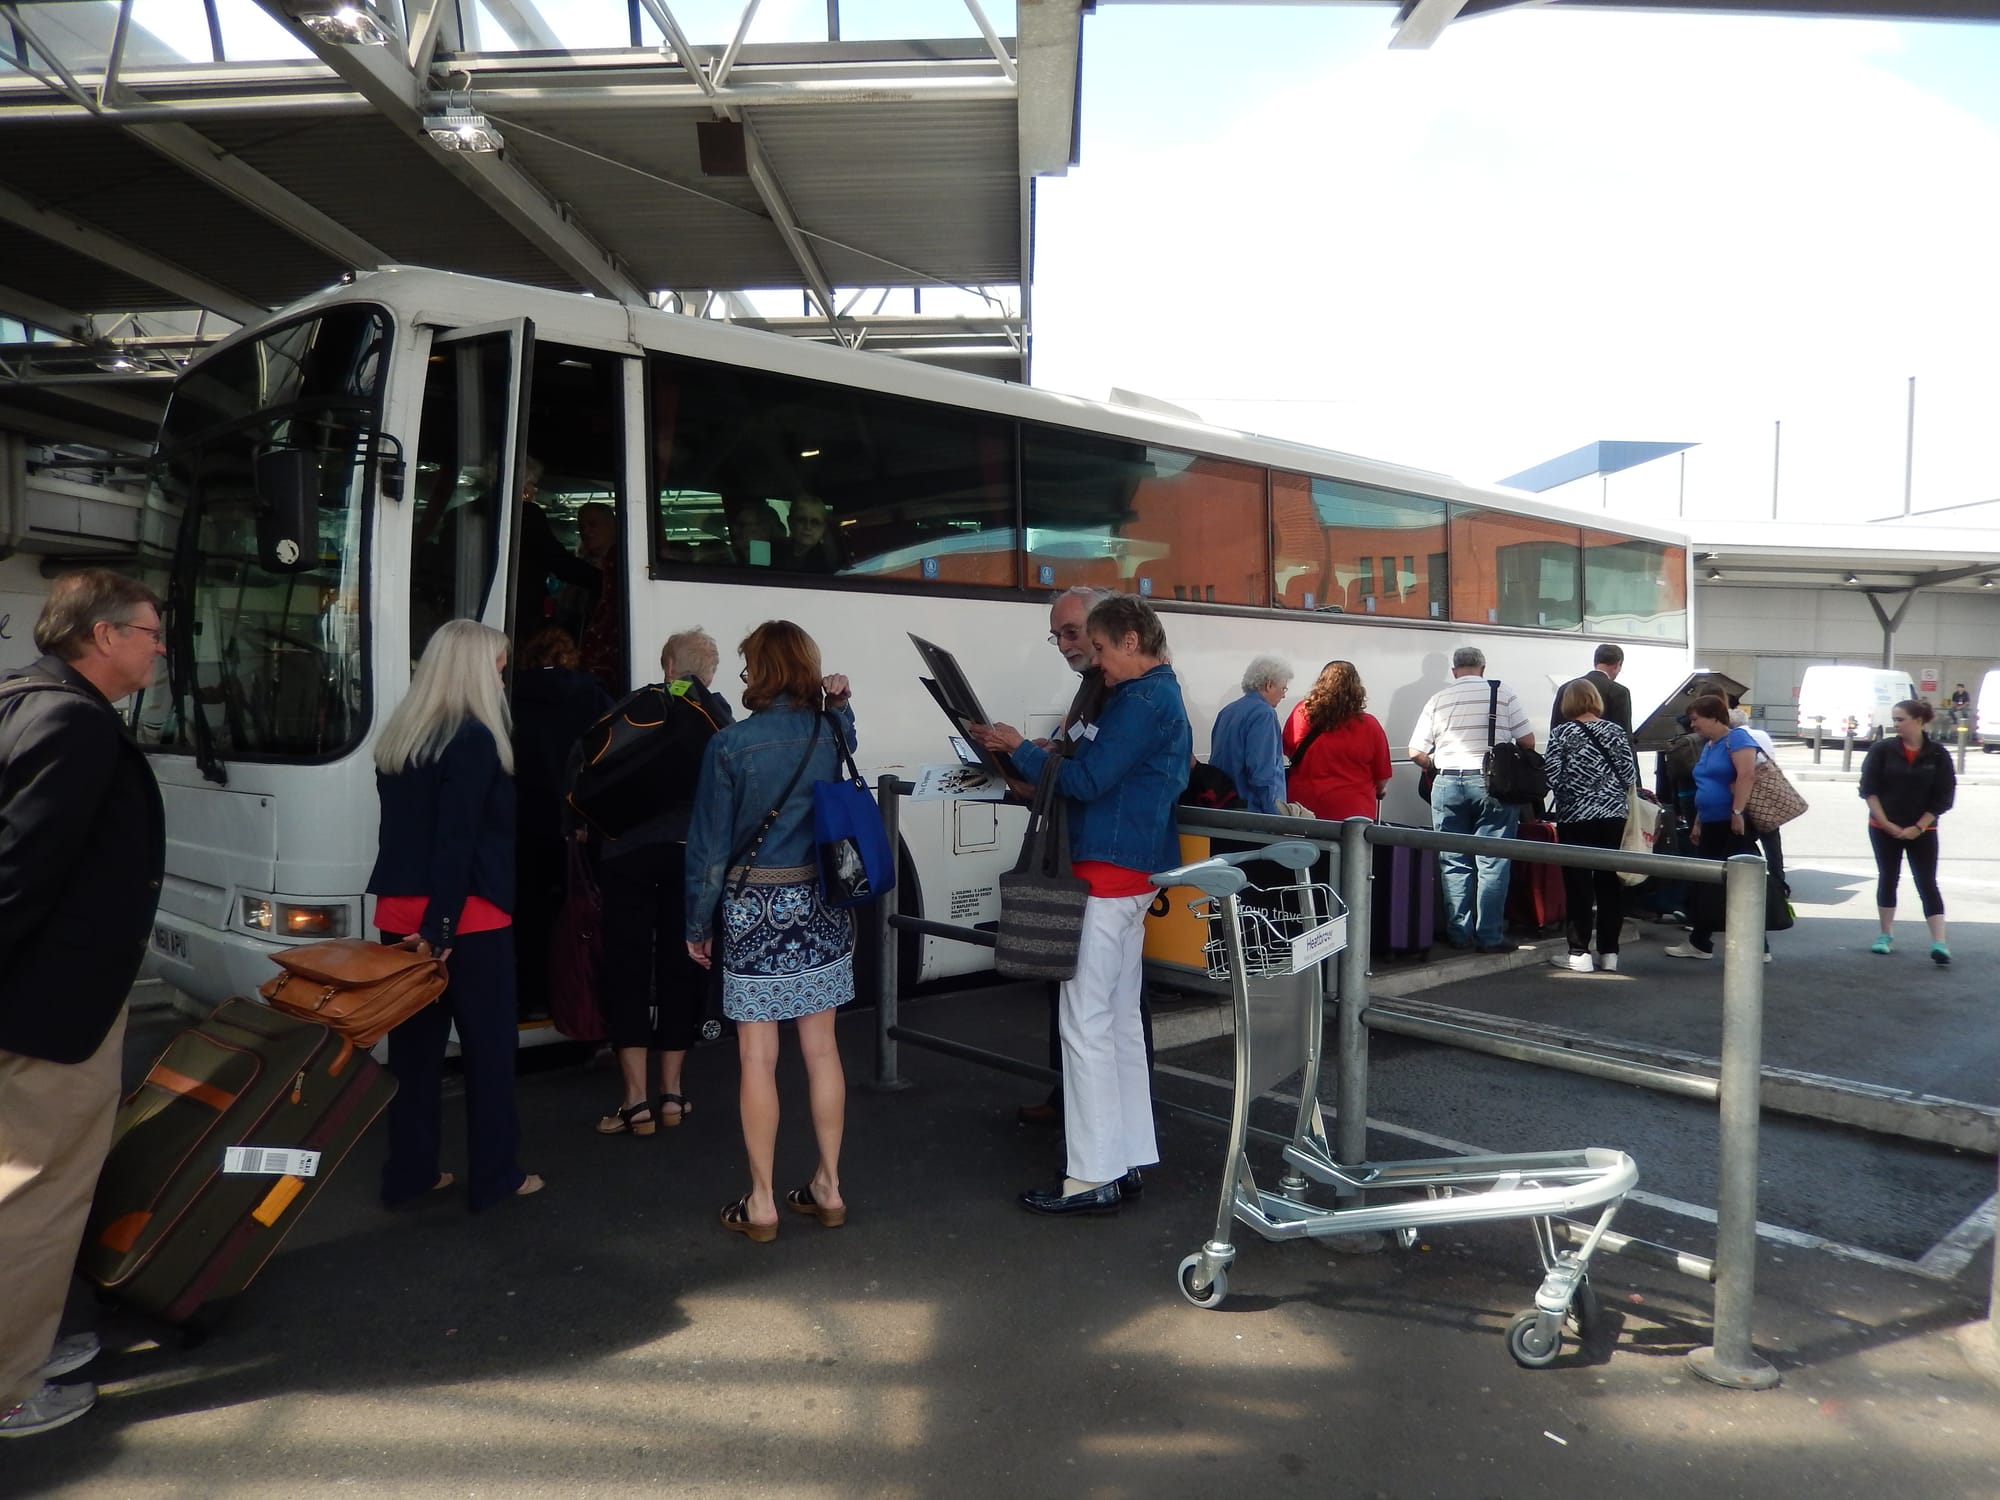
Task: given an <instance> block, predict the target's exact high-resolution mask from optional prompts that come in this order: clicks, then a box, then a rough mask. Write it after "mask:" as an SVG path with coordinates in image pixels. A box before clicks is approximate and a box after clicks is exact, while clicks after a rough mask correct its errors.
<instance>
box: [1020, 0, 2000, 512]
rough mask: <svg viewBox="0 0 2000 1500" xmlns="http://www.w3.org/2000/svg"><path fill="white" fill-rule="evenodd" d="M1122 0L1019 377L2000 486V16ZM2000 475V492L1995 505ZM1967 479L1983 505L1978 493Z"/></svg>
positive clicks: (1504, 436) (1400, 453) (1556, 444)
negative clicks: (1912, 410) (1960, 20)
mask: <svg viewBox="0 0 2000 1500" xmlns="http://www.w3.org/2000/svg"><path fill="white" fill-rule="evenodd" d="M1389 15H1390V13H1389V12H1388V11H1387V10H1386V9H1378V8H1373V7H1367V8H1363V7H1345V6H1339V7H1296V6H1293V7H1270V8H1242V9H1236V8H1232V9H1229V10H1226V11H1225V10H1218V9H1215V8H1209V7H1183V6H1175V5H1165V6H1161V5H1144V6H1141V5H1123V4H1118V5H1106V6H1103V7H1101V8H1100V9H1099V10H1098V11H1097V12H1096V13H1095V14H1094V15H1092V16H1090V17H1089V18H1088V19H1087V20H1086V22H1085V26H1084V80H1083V91H1082V111H1083V116H1082V118H1083V133H1082V147H1081V164H1080V165H1079V166H1077V167H1074V168H1072V169H1071V171H1070V172H1069V174H1068V175H1067V176H1066V177H1064V178H1062V179H1047V180H1044V181H1043V182H1042V183H1041V184H1040V185H1039V188H1038V218H1037V254H1036V276H1035V302H1034V320H1035V329H1036V347H1035V372H1034V378H1035V383H1036V384H1038V385H1044V386H1049V387H1052V388H1055V389H1059V390H1065V391H1071V392H1074V393H1077V394H1081V395H1086V396H1095V397H1100V398H1101V397H1103V396H1104V395H1105V394H1106V393H1107V392H1108V391H1109V390H1110V389H1111V388H1113V387H1123V388H1126V389H1134V390H1138V391H1141V392H1143V393H1145V394H1147V395H1150V396H1154V397H1158V398H1160V399H1164V400H1167V401H1171V402H1174V403H1175V404H1177V405H1181V406H1185V407H1188V408H1191V409H1193V410H1195V411H1196V412H1198V413H1199V414H1200V415H1202V416H1203V417H1204V418H1206V419H1207V420H1209V421H1212V422H1216V423H1219V424H1221V425H1226V426H1231V427H1242V428H1246V429H1249V430H1253V431H1261V432H1268V433H1273V434H1276V435H1281V436H1285V437H1291V438H1296V439H1300V440H1303V441H1306V442H1311V443H1315V444H1318V445H1320V446H1324V447H1332V448H1339V449H1343V450H1345V451H1349V452H1354V453H1360V454H1364V455H1367V456H1369V457H1373V458H1380V459H1387V460H1391V461H1395V462H1400V463H1407V464H1411V465H1414V466H1417V467H1421V468H1428V469H1435V470H1440V471H1443V472H1447V473H1452V474H1456V475H1458V476H1460V477H1462V478H1466V479H1471V480H1476V481H1480V482H1491V481H1494V480H1497V479H1499V478H1501V477H1503V476H1506V475H1509V474H1512V473H1515V472H1517V471H1519V470H1522V469H1526V468H1528V467H1530V466H1531V465H1533V464H1536V463H1539V462H1541V461H1542V460H1544V459H1548V458H1551V457H1554V456H1556V455H1558V454H1561V453H1565V452H1568V451H1569V450H1571V449H1574V448H1577V447H1580V446H1582V445H1583V444H1585V443H1588V442H1591V441H1594V440H1596V439H1600V438H1606V439H1632V440H1661V441H1674V442H1692V443H1697V444H1699V445H1701V446H1700V447H1698V448H1697V449H1695V450H1694V451H1693V452H1692V453H1691V454H1690V459H1689V468H1688V473H1689V482H1688V498H1687V511H1686V513H1687V515H1689V516H1690V517H1694V516H1700V515H1717V516H1731V515H1740V514H1746V513H1750V514H1761V515H1768V514H1769V513H1770V510H1771V504H1772V500H1771V493H1772V470H1773V447H1774V433H1775V432H1776V431H1778V430H1779V429H1774V424H1780V423H1781V424H1782V429H1781V432H1782V441H1781V443H1779V445H1778V453H1779V465H1778V473H1779V485H1778V507H1779V514H1780V516H1781V518H1784V519H1801V520H1804V519H1809V518H1811V519H1827V520H1843V521H1853V520H1864V519H1868V518H1871V517H1875V516H1881V515H1886V514H1891V513H1894V512H1896V511H1899V510H1901V509H1902V505H1903V491H1904V458H1905V442H1906V426H1907V420H1908V410H1909V391H1910V387H1909V381H1910V378H1911V377H1912V376H1915V377H1916V379H1917V418H1916V461H1915V466H1914V474H1913V485H1912V490H1913V504H1914V509H1916V510H1918V511H1922V510H1926V509H1931V508H1934V507H1938V506H1944V505H1952V504H1959V503H1963V502H1966V501H1976V500H1986V499H1991V498H1994V497H1996V496H2000V454H1996V451H1995V449H1994V446H1993V445H1992V444H1991V443H1990V441H1989V434H1990V432H1991V430H1992V426H1993V422H1992V413H1993V412H1994V411H1995V410H1996V409H2000V277H1996V276H1995V275H1994V274H1993V273H1992V269H1991V267H1992V260H1993V247H1994V246H1995V245H1996V243H2000V193H1996V192H1995V191H1994V185H1995V184H1996V183H2000V89H1996V88H1995V87H1994V86H1993V83H1992V80H1994V79H1995V78H2000V26H1996V27H1972V26H1939V25H1932V26H1918V25H1890V24H1886V23H1872V22H1847V21H1840V22H1835V21H1793V20H1771V19H1757V18H1748V17H1742V16H1718V17H1690V16H1664V15H1629V14H1618V13H1612V12H1594V11H1588V10H1568V9H1560V8H1554V7H1543V8H1527V9H1524V10H1523V11H1521V12H1520V13H1517V14H1507V13H1501V14H1499V15H1495V16H1491V17H1486V18H1482V19H1479V20H1475V21H1469V22H1465V23H1461V24H1458V25H1454V26H1452V27H1451V28H1449V29H1448V30H1447V31H1446V33H1445V34H1444V36H1443V38H1442V39H1441V40H1440V41H1439V43H1438V44H1437V45H1436V46H1435V47H1433V48H1432V49H1430V50H1428V51H1422V52H1406V51H1395V52H1392V51H1390V50H1389V49H1388V47H1387V40H1388V35H1389V29H1388V28H1389ZM1995 509H2000V507H1996V508H1995ZM1980 514H1981V513H1979V512H1973V513H1971V515H1970V516H1968V517H1965V518H1963V519H1964V520H1966V521H1974V520H1976V518H1977V517H1979V515H1980Z"/></svg>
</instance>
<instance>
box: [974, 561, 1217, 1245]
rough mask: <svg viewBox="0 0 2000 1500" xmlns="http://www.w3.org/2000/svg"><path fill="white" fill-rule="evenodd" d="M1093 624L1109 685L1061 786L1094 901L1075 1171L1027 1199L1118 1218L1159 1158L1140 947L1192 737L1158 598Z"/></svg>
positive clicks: (1123, 597) (1079, 992) (1026, 756)
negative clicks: (1143, 1171) (1142, 1016)
mask: <svg viewBox="0 0 2000 1500" xmlns="http://www.w3.org/2000/svg"><path fill="white" fill-rule="evenodd" d="M1086 629H1087V631H1088V632H1089V636H1090V643H1091V647H1092V649H1094V650H1095V651H1096V653H1097V666H1098V669H1099V670H1100V671H1101V672H1102V673H1103V674H1104V681H1105V684H1106V685H1107V686H1108V687H1109V688H1110V689H1111V693H1110V696H1109V697H1108V698H1107V699H1106V700H1105V704H1104V710H1103V712H1102V713H1100V714H1099V715H1098V716H1097V718H1096V720H1095V721H1094V722H1093V723H1092V724H1091V726H1090V729H1089V730H1088V731H1087V732H1086V733H1085V735H1084V737H1083V738H1082V739H1081V740H1079V741H1078V742H1077V743H1076V748H1075V749H1074V750H1073V751H1072V752H1071V753H1070V754H1069V755H1068V757H1067V758H1065V759H1064V760H1063V761H1062V763H1061V765H1060V766H1059V767H1058V769H1057V772H1056V790H1057V791H1059V792H1061V793H1062V795H1063V796H1064V797H1066V798H1068V799H1069V803H1070V820H1069V844H1070V858H1071V860H1072V861H1074V865H1075V869H1076V873H1077V874H1078V875H1079V876H1081V877H1082V878H1083V879H1084V880H1085V881H1087V882H1089V885H1090V898H1089V900H1087V901H1086V902H1085V903H1084V916H1083V934H1082V939H1081V942H1080V943H1079V945H1078V949H1077V961H1076V977H1075V978H1074V979H1068V980H1065V981H1064V982H1063V985H1062V995H1061V1006H1060V1023H1061V1024H1060V1030H1061V1033H1062V1051H1063V1070H1062V1071H1063V1144H1064V1149H1065V1150H1066V1151H1067V1153H1068V1176H1067V1177H1066V1178H1065V1179H1064V1180H1063V1181H1061V1182H1057V1183H1052V1184H1050V1185H1049V1186H1047V1187H1044V1188H1037V1189H1031V1190H1030V1191H1028V1192H1025V1193H1022V1194H1021V1196H1020V1203H1021V1206H1022V1207H1023V1208H1026V1209H1028V1210H1029V1211H1030V1212H1033V1213H1039V1214H1107V1213H1116V1212H1117V1211H1118V1205H1119V1203H1120V1202H1121V1201H1122V1199H1123V1197H1124V1196H1125V1195H1127V1194H1128V1193H1135V1192H1137V1191H1139V1190H1140V1188H1141V1185H1142V1184H1141V1179H1140V1174H1139V1169H1140V1168H1142V1167H1149V1166H1151V1165H1153V1163H1155V1162H1157V1161H1158V1160H1159V1159H1160V1156H1159V1149H1158V1146H1157V1145H1156V1143H1155V1139H1154V1135H1153V1100H1152V1092H1151V1088H1150V1080H1149V1078H1148V1075H1147V1068H1146V1038H1145V1033H1144V1031H1143V1029H1142V1027H1141V1025H1140V1021H1139V992H1140V986H1141V984H1142V983H1143V975H1142V972H1141V962H1142V960H1141V949H1142V947H1143V946H1144V943H1145V934H1146V909H1147V908H1148V907H1149V906H1151V905H1152V904H1153V882H1152V879H1151V872H1153V871H1155V870H1169V869H1172V868H1173V867H1174V866H1175V865H1177V864H1179V863H1180V857H1181V856H1180V839H1179V837H1178V835H1177V834H1176V833H1175V831H1174V815H1175V807H1176V804H1177V803H1178V801H1179V799H1180V794H1181V789H1182V788H1183V787H1184V786H1186V785H1187V768H1188V756H1189V754H1190V752H1191V749H1192V746H1193V737H1192V735H1191V734H1190V733H1189V730H1188V720H1187V711H1186V709H1185V708H1184V707H1183V706H1182V703H1181V685H1180V681H1179V679H1177V678H1176V677H1175V676H1174V669H1173V668H1172V667H1170V666H1168V665H1167V663H1166V651H1167V632H1166V629H1165V628H1164V627H1163V626H1162V625H1161V624H1160V618H1159V616H1158V615H1156V614H1154V613H1153V610H1152V606H1150V605H1148V604H1147V603H1146V602H1145V601H1144V600H1143V599H1140V598H1138V597H1137V596H1135V595H1132V594H1113V595H1112V596H1111V597H1110V598H1108V599H1103V600H1100V601H1099V602H1098V603H1097V604H1096V605H1095V606H1094V607H1093V608H1092V609H1091V611H1090V618H1089V620H1088V622H1087V623H1086ZM968 732H969V733H971V734H972V735H974V736H975V737H976V738H977V739H978V740H979V742H980V743H981V744H982V745H984V746H986V747H987V749H989V750H1004V751H1005V752H1007V754H1008V755H1009V756H1010V757H1012V759H1013V762H1014V765H1015V767H1016V768H1017V769H1018V770H1019V771H1020V773H1021V774H1022V775H1023V776H1025V777H1028V778H1030V779H1034V778H1037V777H1039V776H1040V775H1041V772H1042V767H1043V766H1044V764H1046V762H1047V759H1048V756H1049V753H1050V752H1048V751H1046V750H1044V749H1042V748H1041V747H1039V746H1037V745H1034V744H1031V743H1028V742H1027V741H1024V740H1023V739H1022V737H1021V733H1020V731H1019V730H1017V729H1014V728H1012V727H1010V726H1008V725H1006V724H975V725H971V726H969V729H968Z"/></svg>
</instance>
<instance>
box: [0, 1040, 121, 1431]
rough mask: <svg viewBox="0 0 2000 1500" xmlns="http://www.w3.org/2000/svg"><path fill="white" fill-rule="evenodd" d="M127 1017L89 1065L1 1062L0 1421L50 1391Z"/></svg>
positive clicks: (3, 1058) (15, 1057)
mask: <svg viewBox="0 0 2000 1500" xmlns="http://www.w3.org/2000/svg"><path fill="white" fill-rule="evenodd" d="M124 1053H125V1011H124V1009H123V1007H120V1009H119V1011H118V1019H117V1020H115V1021H113V1022H112V1023H111V1031H110V1033H109V1034H108V1035H107V1036H106V1037H105V1038H104V1043H103V1045H102V1046H100V1047H99V1048H98V1049H97V1051H96V1052H95V1053H93V1054H92V1055H91V1056H90V1057H88V1058H86V1059H85V1060H84V1061H82V1062H80V1063H55V1062H45V1061H43V1060H42V1059H41V1058H37V1057H23V1056H21V1055H20V1054H19V1053H16V1052H0V1266H5V1267H6V1268H7V1269H6V1273H5V1274H6V1295H5V1296H4V1297H0V1411H5V1410H6V1409H7V1408H9V1407H11V1406H16V1405H18V1404H19V1403H21V1402H23V1401H25V1400H27V1399H28V1397H30V1396H32V1395H34V1394H35V1392H36V1391H38V1390H40V1389H41V1382H42V1377H41V1372H42V1366H43V1365H45V1364H47V1363H48V1358H49V1347H50V1346H51V1345H52V1344H54V1343H55V1340H56V1327H57V1324H58V1323H59V1322H60V1321H61V1319H62V1311H63V1303H64V1302H65V1301H66V1300H68V1297H69V1279H70V1276H71V1274H72V1273H73V1272H74V1271H75V1269H76V1252H77V1247H78V1246H79V1245H81V1244H82V1243H83V1225H84V1220H85V1219H86V1218H87V1217H88V1216H89V1214H90V1198H91V1194H92V1193H94V1192H95V1191H96V1190H97V1171H98V1168H100V1167H102V1166H103V1165H104V1155H105V1153H106V1152H107V1151H109V1150H110V1149H111V1122H112V1120H113V1119H114V1118H115V1117H116V1116H117V1113H118V1090H119V1083H120V1081H121V1080H120V1073H121V1066H120V1065H121V1063H122V1062H123V1059H124Z"/></svg>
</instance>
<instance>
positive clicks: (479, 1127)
mask: <svg viewBox="0 0 2000 1500" xmlns="http://www.w3.org/2000/svg"><path fill="white" fill-rule="evenodd" d="M506 667H507V638H506V637H505V636H504V635H502V634H501V633H500V632H499V631H497V630H493V629H491V628H489V627H487V626H485V625H481V624H479V623H478V622H477V621H474V620H451V621H448V622H447V623H446V624H444V625H442V626H440V627H439V628H438V631H437V634H435V635H434V636H432V637H431V640H430V644H429V645H427V646H426V647H425V648H424V655H423V660H421V661H420V662H418V663H417V670H416V673H415V675H414V676H412V677H411V679H410V690H409V693H408V694H407V695H406V696H405V697H404V699H403V701H402V703H400V704H399V705H398V706H397V708H396V711H395V712H394V713H392V714H391V715H389V721H388V723H386V724H384V725H383V726H382V735H381V738H380V739H379V740H378V741H377V742H376V746H375V786H376V790H377V792H378V793H379V794H380V797H381V802H382V831H381V837H380V840H379V843H378V848H379V851H380V852H379V853H378V854H377V855H376V858H375V870H374V873H373V874H371V875H370V876H369V877H368V890H369V892H370V893H371V894H372V895H373V896H374V897H375V925H376V926H377V927H378V928H379V929H380V930H381V934H382V941H383V942H385V943H403V942H409V941H413V940H414V941H420V942H422V943H425V944H427V945H429V947H430V949H431V951H432V952H434V953H436V954H438V955H439V956H440V957H441V958H444V959H446V960H447V963H448V968H449V971H450V975H451V982H450V984H449V985H447V986H446V988H445V992H444V994H443V995H442V996H440V997H439V999H438V1001H437V1003H436V1004H434V1005H427V1006H425V1007H424V1008H423V1009H422V1010H420V1011H418V1012H417V1013H416V1014H415V1015H414V1016H411V1017H410V1019H409V1020H407V1021H405V1022H403V1024H402V1025H400V1026H398V1027H397V1028H396V1029H395V1030H394V1031H392V1032H390V1033H389V1071H390V1072H391V1073H394V1074H395V1075H396V1083H397V1089H396V1097H395V1098H394V1099H393V1100H391V1101H390V1103H389V1159H388V1160H387V1161H386V1162H385V1163H384V1164H383V1167H382V1201H383V1203H384V1204H386V1205H387V1206H388V1207H390V1208H396V1207H399V1206H401V1205H404V1204H408V1203H414V1202H418V1201H420V1200H422V1199H423V1198H424V1197H425V1195H427V1194H429V1193H433V1192H441V1191H443V1190H444V1189H446V1188H449V1187H450V1186H451V1185H452V1183H453V1182H454V1181H456V1178H454V1177H453V1175H452V1174H451V1173H450V1172H446V1171H443V1170H441V1169H440V1167H439V1160H438V1158H439V1153H440V1149H441V1138H442V1135H443V1129H442V1127H443V1115H444V1098H443V1081H444V1053H445V1043H446V1041H447V1039H448V1038H449V1036H450V1034H451V1029H452V1027H453V1026H454V1025H456V1026H457V1028H458V1046H459V1054H460V1057H461V1058H462V1059H463V1061H464V1066H465V1117H466V1119H465V1123H466V1155H467V1158H468V1164H469V1181H468V1182H467V1184H466V1188H467V1197H468V1200H469V1202H470V1204H471V1207H472V1209H473V1211H474V1212H475V1213H476V1212H478V1211H479V1210H480V1209H483V1208H488V1207H491V1206H492V1205H493V1204H495V1203H498V1202H500V1201H502V1200H503V1199H506V1198H510V1197H515V1196H522V1197H525V1196H526V1195H527V1194H529V1193H533V1192H537V1191H539V1190H540V1189H541V1186H542V1179H541V1178H539V1177H536V1176H533V1175H531V1174H529V1173H526V1172H523V1171H522V1170H521V1165H520V1162H519V1161H518V1160H517V1157H518V1156H519V1152H520V1141H521V1121H520V1116H519V1114H518V1113H517V1112H516V1111H515V1108H514V1048H515V1042H516V1036H517V1032H516V1021H515V1015H514V932H513V915H512V913H513V909H514V801H515V795H514V752H513V748H512V746H511V744H510V742H509V730H510V726H509V722H508V717H507V697H506V693H505V690H504V688H503V685H502V681H501V675H500V674H501V673H502V672H504V671H505V670H506Z"/></svg>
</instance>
